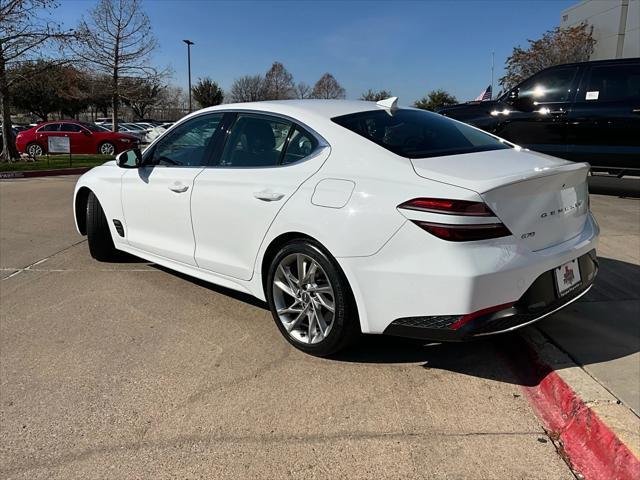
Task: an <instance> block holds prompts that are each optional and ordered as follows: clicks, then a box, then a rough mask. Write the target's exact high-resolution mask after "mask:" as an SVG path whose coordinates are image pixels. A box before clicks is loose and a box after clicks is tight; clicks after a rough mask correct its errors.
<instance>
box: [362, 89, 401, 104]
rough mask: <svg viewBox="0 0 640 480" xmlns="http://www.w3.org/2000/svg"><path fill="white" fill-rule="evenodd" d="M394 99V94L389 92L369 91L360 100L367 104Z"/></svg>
mask: <svg viewBox="0 0 640 480" xmlns="http://www.w3.org/2000/svg"><path fill="white" fill-rule="evenodd" d="M389 97H393V94H392V93H391V92H390V91H389V90H371V89H369V90H367V91H366V92H364V93H363V94H362V95H361V96H360V100H365V101H367V102H379V101H380V100H384V99H385V98H389Z"/></svg>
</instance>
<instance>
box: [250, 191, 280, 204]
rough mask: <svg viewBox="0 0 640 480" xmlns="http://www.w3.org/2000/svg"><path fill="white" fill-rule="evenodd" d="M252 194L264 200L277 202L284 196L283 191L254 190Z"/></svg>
mask: <svg viewBox="0 0 640 480" xmlns="http://www.w3.org/2000/svg"><path fill="white" fill-rule="evenodd" d="M253 196H254V197H255V198H257V199H258V200H262V201H264V202H277V201H278V200H282V198H284V193H277V192H254V194H253Z"/></svg>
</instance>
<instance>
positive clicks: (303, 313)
mask: <svg viewBox="0 0 640 480" xmlns="http://www.w3.org/2000/svg"><path fill="white" fill-rule="evenodd" d="M307 310H309V307H304V308H303V309H302V311H301V312H300V313H299V314H298V316H297V317H296V318H295V319H293V320H292V321H291V322H290V323H288V324H285V328H286V329H287V332H291V331H292V330H293V329H294V328H296V327H297V326H298V324H300V322H301V321H302V319H303V318H304V317H305V316H306V315H307Z"/></svg>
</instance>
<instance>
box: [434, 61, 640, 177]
mask: <svg viewBox="0 0 640 480" xmlns="http://www.w3.org/2000/svg"><path fill="white" fill-rule="evenodd" d="M439 113H441V114H443V115H446V116H448V117H451V118H455V119H457V120H460V121H463V122H466V123H469V124H471V125H474V126H476V127H479V128H482V129H483V130H486V131H488V132H491V133H494V134H496V135H498V136H500V137H502V138H505V139H507V140H509V141H511V142H513V143H516V144H518V145H520V146H522V147H525V148H529V149H531V150H535V151H538V152H542V153H547V154H549V155H554V156H556V157H561V158H566V159H568V160H574V161H580V162H589V163H590V164H591V166H592V169H593V170H601V171H608V172H611V173H617V174H620V175H622V174H638V173H640V58H630V59H619V60H602V61H594V62H585V63H572V64H566V65H556V66H554V67H550V68H547V69H545V70H542V71H540V72H538V73H536V74H535V75H533V76H532V77H529V78H528V79H526V80H524V81H523V82H522V83H520V84H519V85H517V86H516V87H514V88H512V89H511V90H508V91H507V92H506V93H504V94H503V95H501V96H500V97H499V98H498V99H497V100H492V101H484V102H469V103H465V104H460V105H452V106H448V107H445V108H442V109H441V110H440V111H439Z"/></svg>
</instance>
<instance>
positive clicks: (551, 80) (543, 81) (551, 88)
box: [518, 67, 577, 103]
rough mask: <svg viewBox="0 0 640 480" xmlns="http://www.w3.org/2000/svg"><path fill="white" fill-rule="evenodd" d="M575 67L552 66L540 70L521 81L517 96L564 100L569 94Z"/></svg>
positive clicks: (543, 99) (540, 99)
mask: <svg viewBox="0 0 640 480" xmlns="http://www.w3.org/2000/svg"><path fill="white" fill-rule="evenodd" d="M576 72H577V67H568V68H553V69H551V70H546V71H544V72H540V73H538V74H537V75H534V76H533V77H531V78H529V79H528V80H525V81H524V82H522V83H521V84H520V85H519V87H518V97H519V98H531V99H532V100H533V101H534V102H538V103H546V102H566V101H567V100H569V95H570V94H571V86H572V85H573V78H574V77H575V75H576Z"/></svg>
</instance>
